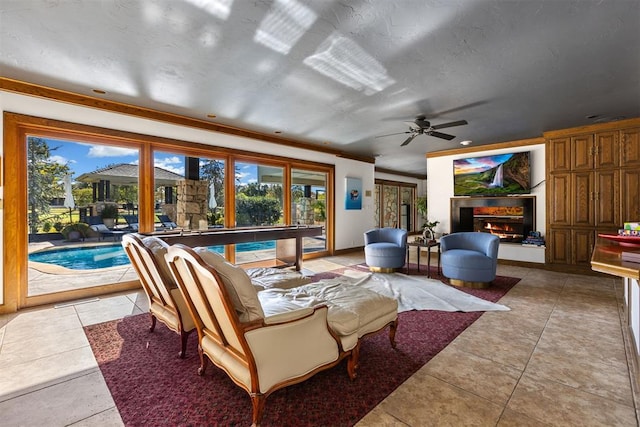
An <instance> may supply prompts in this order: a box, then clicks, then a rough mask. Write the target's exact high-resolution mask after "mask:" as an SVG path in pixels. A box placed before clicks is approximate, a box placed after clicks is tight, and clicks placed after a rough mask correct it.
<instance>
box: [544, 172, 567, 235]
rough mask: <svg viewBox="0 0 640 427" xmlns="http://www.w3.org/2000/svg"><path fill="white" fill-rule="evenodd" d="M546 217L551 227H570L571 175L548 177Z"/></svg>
mask: <svg viewBox="0 0 640 427" xmlns="http://www.w3.org/2000/svg"><path fill="white" fill-rule="evenodd" d="M549 181H550V190H551V191H549V195H548V203H549V205H548V206H547V215H549V224H551V225H571V174H569V173H562V174H552V175H550V176H549Z"/></svg>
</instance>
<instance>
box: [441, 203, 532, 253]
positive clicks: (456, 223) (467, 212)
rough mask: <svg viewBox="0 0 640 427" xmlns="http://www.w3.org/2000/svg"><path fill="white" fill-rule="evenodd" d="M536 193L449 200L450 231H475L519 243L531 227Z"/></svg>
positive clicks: (504, 240)
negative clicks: (532, 194)
mask: <svg viewBox="0 0 640 427" xmlns="http://www.w3.org/2000/svg"><path fill="white" fill-rule="evenodd" d="M534 217H535V196H525V197H471V198H452V199H451V231H452V232H454V233H455V232H457V231H478V232H483V233H491V234H495V235H497V236H498V237H500V241H502V242H513V243H519V242H522V240H524V238H525V237H526V236H527V235H528V234H529V231H532V230H533V229H534V224H535V218H534Z"/></svg>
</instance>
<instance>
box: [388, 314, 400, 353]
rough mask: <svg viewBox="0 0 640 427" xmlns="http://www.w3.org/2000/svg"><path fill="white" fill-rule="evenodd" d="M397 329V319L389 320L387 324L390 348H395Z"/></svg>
mask: <svg viewBox="0 0 640 427" xmlns="http://www.w3.org/2000/svg"><path fill="white" fill-rule="evenodd" d="M397 330H398V319H396V320H394V321H393V322H391V324H390V325H389V341H391V348H396V331H397Z"/></svg>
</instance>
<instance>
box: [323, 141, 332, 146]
mask: <svg viewBox="0 0 640 427" xmlns="http://www.w3.org/2000/svg"><path fill="white" fill-rule="evenodd" d="M322 143H323V144H324V145H331V142H330V141H322Z"/></svg>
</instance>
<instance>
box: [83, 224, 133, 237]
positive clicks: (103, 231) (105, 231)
mask: <svg viewBox="0 0 640 427" xmlns="http://www.w3.org/2000/svg"><path fill="white" fill-rule="evenodd" d="M89 228H90V229H91V230H93V231H94V232H96V233H98V240H104V239H105V238H106V237H111V238H113V240H114V241H116V240H120V239H122V236H123V235H124V234H126V233H127V232H126V231H123V230H111V229H110V228H109V227H107V226H106V225H104V224H102V223H101V224H93V225H90V226H89Z"/></svg>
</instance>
